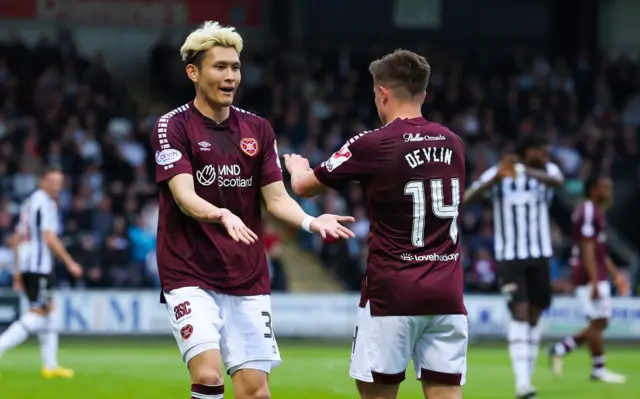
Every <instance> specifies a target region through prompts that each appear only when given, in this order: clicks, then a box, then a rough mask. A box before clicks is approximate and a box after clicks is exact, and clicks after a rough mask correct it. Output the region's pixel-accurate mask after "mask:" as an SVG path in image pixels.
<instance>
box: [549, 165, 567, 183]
mask: <svg viewBox="0 0 640 399" xmlns="http://www.w3.org/2000/svg"><path fill="white" fill-rule="evenodd" d="M546 169H547V173H548V174H549V176H553V177H558V178H560V179H564V176H563V174H562V170H561V169H560V167H559V166H558V165H556V164H555V163H553V162H547V166H546Z"/></svg>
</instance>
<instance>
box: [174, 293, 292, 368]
mask: <svg viewBox="0 0 640 399" xmlns="http://www.w3.org/2000/svg"><path fill="white" fill-rule="evenodd" d="M164 296H165V298H166V301H167V311H168V312H169V319H170V320H171V327H172V330H173V335H174V337H175V338H176V341H177V342H178V347H179V348H180V353H181V354H182V359H183V360H184V362H185V363H186V364H187V365H188V364H189V361H190V360H191V359H193V358H194V357H195V356H196V355H199V354H200V353H202V352H205V351H207V350H212V349H215V350H219V351H220V354H221V356H222V361H223V363H224V365H225V367H226V369H227V372H228V373H229V374H230V375H231V374H233V373H235V372H236V371H237V370H240V369H246V368H250V369H258V370H262V371H264V372H266V373H269V372H271V367H275V366H278V365H279V364H280V362H281V359H280V351H279V349H278V344H277V343H276V339H275V336H274V334H273V326H272V324H271V297H270V296H269V295H256V296H231V295H224V294H218V293H216V292H213V291H210V290H204V289H201V288H199V287H184V288H178V289H175V290H172V291H170V292H165V294H164Z"/></svg>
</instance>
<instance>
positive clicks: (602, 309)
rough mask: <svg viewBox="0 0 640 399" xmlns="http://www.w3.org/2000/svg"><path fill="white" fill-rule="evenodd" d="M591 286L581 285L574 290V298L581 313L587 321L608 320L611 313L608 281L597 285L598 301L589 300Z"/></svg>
mask: <svg viewBox="0 0 640 399" xmlns="http://www.w3.org/2000/svg"><path fill="white" fill-rule="evenodd" d="M591 290H592V288H591V285H590V284H586V285H581V286H579V287H577V288H576V290H575V296H576V299H577V300H578V302H579V303H580V307H581V309H582V313H583V314H584V315H585V317H587V318H588V319H589V320H598V319H609V318H611V315H612V311H613V304H612V300H611V285H610V284H609V282H608V281H600V282H599V283H598V299H595V300H594V299H591Z"/></svg>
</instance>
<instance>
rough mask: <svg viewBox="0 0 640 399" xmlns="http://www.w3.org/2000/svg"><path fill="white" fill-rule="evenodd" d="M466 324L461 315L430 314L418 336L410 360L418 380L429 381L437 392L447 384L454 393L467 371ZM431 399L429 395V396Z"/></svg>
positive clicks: (467, 327) (467, 334)
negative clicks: (429, 318)
mask: <svg viewBox="0 0 640 399" xmlns="http://www.w3.org/2000/svg"><path fill="white" fill-rule="evenodd" d="M468 341H469V326H468V323H467V316H465V315H444V316H431V320H430V322H429V324H428V325H427V327H426V328H425V329H424V331H423V332H422V334H421V335H420V337H419V338H418V340H417V342H416V345H415V349H414V353H413V362H414V366H415V369H416V375H417V376H418V379H419V380H421V381H426V382H427V383H432V384H431V385H429V384H427V385H428V386H433V387H434V390H437V391H438V392H441V391H443V390H444V391H446V389H445V388H443V387H447V386H448V387H451V389H450V391H452V392H453V391H455V392H457V391H458V389H457V388H456V387H459V386H461V385H464V383H465V379H466V373H467V344H468ZM429 398H431V396H429Z"/></svg>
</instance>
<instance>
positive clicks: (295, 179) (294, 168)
mask: <svg viewBox="0 0 640 399" xmlns="http://www.w3.org/2000/svg"><path fill="white" fill-rule="evenodd" d="M284 164H285V166H286V168H287V171H289V174H290V175H291V188H293V192H294V193H296V195H299V196H301V197H305V198H311V197H315V196H316V195H318V194H320V193H321V192H323V191H324V190H325V188H326V187H325V186H324V185H323V184H322V183H320V181H319V180H318V178H317V177H316V175H315V173H313V169H311V167H310V166H309V161H308V160H307V159H306V158H303V157H301V156H300V155H298V154H291V155H289V154H285V155H284Z"/></svg>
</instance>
